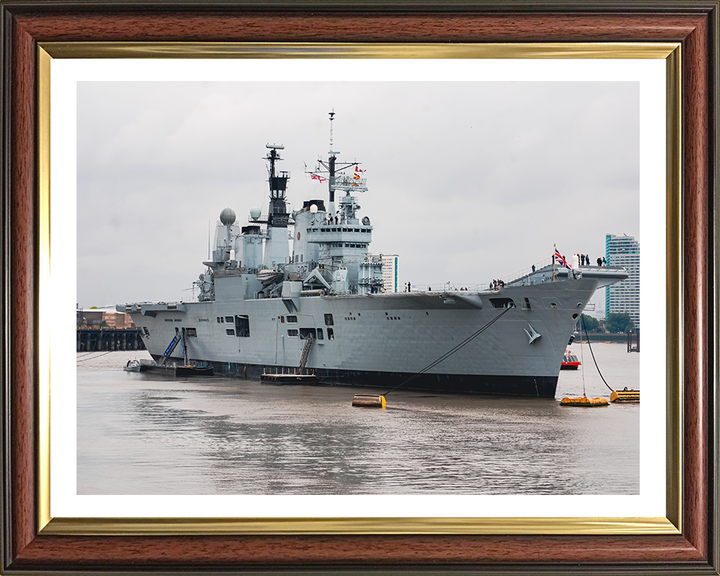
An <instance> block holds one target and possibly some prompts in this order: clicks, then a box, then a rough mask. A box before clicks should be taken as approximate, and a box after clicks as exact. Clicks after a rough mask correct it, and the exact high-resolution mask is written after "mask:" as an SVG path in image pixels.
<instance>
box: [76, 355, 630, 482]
mask: <svg viewBox="0 0 720 576" xmlns="http://www.w3.org/2000/svg"><path fill="white" fill-rule="evenodd" d="M592 347H593V351H594V352H595V356H596V358H597V361H598V364H599V366H600V369H601V370H602V373H603V376H604V377H605V379H606V380H607V382H608V383H609V384H610V385H611V386H612V387H613V388H616V389H617V388H620V389H621V388H623V387H625V386H627V387H628V388H631V387H634V388H637V387H638V382H639V354H638V353H627V352H626V346H625V344H610V343H596V344H592ZM572 348H573V351H574V352H575V353H576V354H577V355H578V357H580V356H581V353H582V357H583V361H584V370H578V371H562V372H561V373H560V380H559V382H558V389H557V399H556V400H551V399H537V398H509V397H492V396H472V395H450V394H432V393H422V392H410V391H403V390H402V389H400V390H397V391H394V392H392V393H391V394H389V395H388V396H387V402H388V405H387V409H386V410H373V409H363V408H353V407H352V406H351V402H352V398H353V395H354V394H356V393H363V392H366V393H380V392H384V390H370V389H356V388H343V387H322V386H273V385H266V384H261V383H260V382H259V381H258V380H240V379H236V378H225V377H212V378H203V377H189V378H180V379H175V378H170V377H168V376H165V375H161V374H158V373H153V372H150V373H146V372H143V373H130V372H124V371H123V370H122V367H123V366H124V365H125V363H126V361H127V360H128V359H131V358H138V359H139V358H149V355H148V354H147V353H146V352H134V351H133V352H110V353H103V352H92V353H78V355H77V366H78V413H77V416H78V470H77V472H78V476H77V480H78V482H77V486H78V494H108V495H121V494H136V495H140V494H177V495H207V494H213V495H215V494H292V495H304V494H348V495H356V494H369V493H373V494H437V495H440V494H464V495H468V494H476V495H490V494H507V495H515V494H541V495H545V494H558V495H560V494H638V493H639V476H640V474H639V413H640V412H639V405H638V404H625V405H615V404H612V405H610V406H609V407H607V408H589V409H588V408H568V407H561V406H560V404H559V399H561V398H562V397H563V396H567V395H571V396H576V395H581V394H582V390H583V382H584V385H585V388H586V391H587V394H588V396H605V397H609V394H610V391H609V390H608V389H607V387H606V386H605V385H604V384H603V382H602V380H601V379H600V376H599V375H598V372H597V370H596V369H595V366H594V365H593V362H592V358H591V357H590V354H589V350H588V348H587V345H580V344H578V343H575V344H573V346H572Z"/></svg>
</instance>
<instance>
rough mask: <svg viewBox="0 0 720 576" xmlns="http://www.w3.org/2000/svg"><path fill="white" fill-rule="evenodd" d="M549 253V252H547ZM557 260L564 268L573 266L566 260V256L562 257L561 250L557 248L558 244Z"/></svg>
mask: <svg viewBox="0 0 720 576" xmlns="http://www.w3.org/2000/svg"><path fill="white" fill-rule="evenodd" d="M546 254H547V252H546ZM555 262H557V263H558V264H559V265H560V266H561V267H562V268H570V267H571V266H570V265H569V264H568V263H567V262H566V261H565V258H563V257H562V254H560V251H559V250H558V249H557V246H556V247H555Z"/></svg>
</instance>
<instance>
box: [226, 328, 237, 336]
mask: <svg viewBox="0 0 720 576" xmlns="http://www.w3.org/2000/svg"><path fill="white" fill-rule="evenodd" d="M225 334H227V335H228V336H235V330H233V329H232V328H226V329H225Z"/></svg>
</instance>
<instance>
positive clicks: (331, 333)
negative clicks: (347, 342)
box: [327, 328, 335, 340]
mask: <svg viewBox="0 0 720 576" xmlns="http://www.w3.org/2000/svg"><path fill="white" fill-rule="evenodd" d="M327 331H328V340H335V331H334V330H333V329H332V328H328V329H327Z"/></svg>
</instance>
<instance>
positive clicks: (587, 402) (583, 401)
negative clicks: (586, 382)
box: [560, 396, 610, 408]
mask: <svg viewBox="0 0 720 576" xmlns="http://www.w3.org/2000/svg"><path fill="white" fill-rule="evenodd" d="M609 405H610V404H609V402H608V401H607V398H588V397H587V396H578V397H576V398H568V397H567V396H566V397H565V398H563V399H562V400H560V406H579V407H581V408H595V407H597V406H609Z"/></svg>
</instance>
